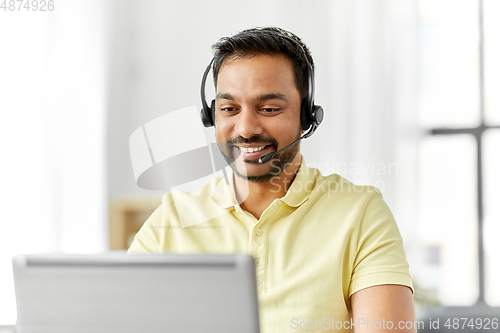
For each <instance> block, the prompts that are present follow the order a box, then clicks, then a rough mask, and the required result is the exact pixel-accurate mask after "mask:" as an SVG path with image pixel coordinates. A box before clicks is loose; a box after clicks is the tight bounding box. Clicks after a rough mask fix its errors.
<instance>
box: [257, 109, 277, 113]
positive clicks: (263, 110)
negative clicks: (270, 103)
mask: <svg viewBox="0 0 500 333" xmlns="http://www.w3.org/2000/svg"><path fill="white" fill-rule="evenodd" d="M260 110H261V111H262V112H264V113H273V112H278V111H279V110H281V109H280V108H263V109H260Z"/></svg>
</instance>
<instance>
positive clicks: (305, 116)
mask: <svg viewBox="0 0 500 333" xmlns="http://www.w3.org/2000/svg"><path fill="white" fill-rule="evenodd" d="M279 36H280V37H283V38H285V39H287V40H289V41H291V42H292V43H294V44H296V45H298V46H299V47H300V49H301V50H302V54H303V56H304V59H305V60H306V62H307V81H308V83H309V84H308V86H309V91H308V94H307V96H306V97H305V98H304V99H302V102H301V104H300V124H301V126H302V129H303V130H308V129H309V131H308V132H307V133H306V134H304V136H303V137H302V138H303V139H305V138H307V137H310V136H311V135H312V134H313V133H314V132H315V131H316V129H317V128H318V126H319V124H321V122H322V121H323V116H324V111H323V108H322V107H321V106H319V105H314V70H313V68H312V66H311V64H310V63H309V60H308V59H307V55H306V52H305V51H304V48H303V47H302V45H300V43H299V42H297V41H296V40H294V39H292V38H290V37H288V36H285V35H282V34H279ZM214 61H215V58H212V61H210V64H208V66H207V69H205V73H204V74H203V78H202V80H201V104H202V106H203V108H202V109H201V112H200V115H201V121H202V122H203V125H205V127H211V126H214V125H215V99H213V100H212V102H211V104H210V107H209V106H208V104H207V101H206V97H205V83H206V81H207V77H208V73H209V72H210V69H211V68H212V64H213V63H214Z"/></svg>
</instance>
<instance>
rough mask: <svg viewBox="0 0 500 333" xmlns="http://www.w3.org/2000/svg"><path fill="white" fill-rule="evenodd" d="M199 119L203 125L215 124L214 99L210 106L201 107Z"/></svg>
mask: <svg viewBox="0 0 500 333" xmlns="http://www.w3.org/2000/svg"><path fill="white" fill-rule="evenodd" d="M200 116H201V121H202V122H203V125H205V127H211V126H214V125H215V99H213V100H212V103H211V104H210V107H209V108H208V109H206V108H203V109H201V112H200Z"/></svg>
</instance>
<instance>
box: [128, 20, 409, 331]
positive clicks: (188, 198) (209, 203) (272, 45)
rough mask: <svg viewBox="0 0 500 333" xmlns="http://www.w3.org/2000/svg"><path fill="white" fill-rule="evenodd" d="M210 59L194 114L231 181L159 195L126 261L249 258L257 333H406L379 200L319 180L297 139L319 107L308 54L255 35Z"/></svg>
mask: <svg viewBox="0 0 500 333" xmlns="http://www.w3.org/2000/svg"><path fill="white" fill-rule="evenodd" d="M214 50H215V55H214V60H213V73H214V80H215V85H216V99H215V101H214V102H213V103H212V107H211V108H208V107H207V108H204V110H203V111H202V114H203V122H204V124H206V125H207V124H208V125H214V126H215V132H216V138H217V142H218V144H219V148H220V150H221V152H222V154H223V156H224V157H225V159H226V161H227V162H228V163H229V165H230V166H231V169H232V171H233V172H232V174H231V176H232V177H230V178H231V181H230V184H229V186H227V185H226V183H225V181H224V179H223V178H221V177H217V178H214V179H212V180H211V181H209V182H208V184H207V185H205V186H204V187H202V188H201V189H199V190H197V191H195V192H193V193H184V192H180V191H176V190H173V191H171V192H169V193H167V194H166V195H165V196H164V197H163V200H162V205H161V206H160V207H159V208H158V209H157V210H156V211H155V212H154V213H153V214H152V215H151V217H150V218H149V219H148V221H146V223H145V224H144V226H143V227H142V228H141V230H140V231H139V233H138V234H137V236H136V237H135V240H134V242H133V244H132V246H131V247H130V249H129V252H130V253H151V252H179V253H193V252H213V253H233V252H240V253H248V254H251V255H253V256H254V257H255V258H256V274H257V283H258V285H257V290H258V294H259V304H260V318H261V330H262V332H263V333H267V332H295V331H297V330H299V331H311V330H313V331H315V332H322V331H325V332H329V331H330V330H332V329H335V330H337V331H340V332H352V331H355V332H387V331H392V330H393V329H397V330H398V332H416V329H415V328H414V327H413V326H412V325H413V323H414V322H415V311H414V306H413V297H412V291H413V286H412V282H411V278H410V275H409V273H408V263H407V261H406V257H405V253H404V248H403V243H402V239H401V236H400V233H399V231H398V228H397V225H396V223H395V221H394V218H393V216H392V214H391V212H390V210H389V208H388V207H387V205H386V204H385V202H384V201H383V199H382V195H381V194H380V192H379V191H378V190H377V189H376V188H373V187H371V186H357V185H354V184H352V183H350V182H348V181H347V180H345V179H344V178H342V177H341V176H339V175H329V176H323V175H321V173H320V172H319V171H318V170H317V169H314V168H311V167H308V166H307V165H306V164H305V161H304V158H303V156H302V155H301V153H300V145H299V142H300V141H296V140H298V139H299V138H300V137H301V135H302V134H303V133H304V132H305V131H308V130H310V129H311V126H314V125H312V122H311V117H312V114H313V113H314V110H317V109H316V108H313V103H312V101H313V97H314V96H311V95H313V89H311V84H312V82H313V77H312V76H313V69H314V64H313V60H312V58H311V56H310V54H309V50H308V49H307V47H306V46H305V45H304V44H303V43H302V41H301V40H300V39H299V38H298V37H297V36H295V35H293V34H291V33H290V32H288V31H285V30H282V29H279V28H256V29H249V30H245V31H242V32H240V33H238V34H237V35H235V36H232V37H226V38H223V39H221V40H219V42H217V43H216V44H215V45H214ZM309 104H310V105H309ZM312 132H314V131H312ZM312 132H310V131H309V132H308V133H312ZM305 135H308V134H307V133H306V134H305ZM294 142H295V144H293V143H294ZM271 153H274V155H272V157H271V158H270V159H269V161H268V162H267V163H266V162H265V158H264V156H267V157H269V156H270V155H269V154H271ZM259 160H260V161H259ZM261 162H263V163H261ZM193 221H196V224H193ZM389 323H390V324H389ZM401 323H404V324H403V326H402V325H401ZM410 324H411V325H410Z"/></svg>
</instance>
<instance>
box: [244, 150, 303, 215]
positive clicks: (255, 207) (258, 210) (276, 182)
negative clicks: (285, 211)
mask: <svg viewBox="0 0 500 333" xmlns="http://www.w3.org/2000/svg"><path fill="white" fill-rule="evenodd" d="M301 162H302V157H301V155H300V153H298V154H297V155H296V156H295V158H294V159H293V161H292V162H291V163H290V164H288V165H287V167H286V168H285V169H284V170H283V172H281V174H280V175H278V176H276V177H273V178H271V179H270V180H269V181H266V182H250V181H247V180H244V179H242V178H240V177H235V179H234V187H235V194H236V199H237V200H238V202H240V206H241V208H242V209H244V210H246V211H247V212H249V213H250V214H252V215H253V216H255V217H256V218H257V219H260V216H261V215H262V213H263V212H264V210H266V208H267V207H269V205H270V204H271V203H272V202H273V201H274V200H275V199H277V198H282V197H284V196H285V194H286V192H287V191H288V189H289V188H290V186H291V185H292V183H293V181H294V179H295V176H296V174H297V172H298V171H299V168H300V164H301ZM245 197H246V199H244V201H243V202H241V201H242V199H241V198H245Z"/></svg>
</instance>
